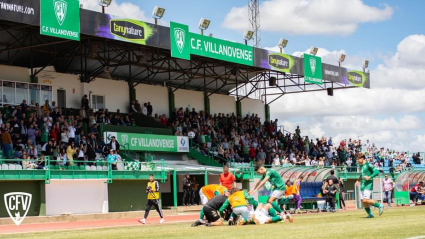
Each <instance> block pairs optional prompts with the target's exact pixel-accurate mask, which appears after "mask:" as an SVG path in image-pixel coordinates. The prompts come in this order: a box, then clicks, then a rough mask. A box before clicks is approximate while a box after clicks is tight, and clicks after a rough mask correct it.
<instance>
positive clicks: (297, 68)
mask: <svg viewBox="0 0 425 239" xmlns="http://www.w3.org/2000/svg"><path fill="white" fill-rule="evenodd" d="M254 66H257V67H261V68H263V69H269V70H274V71H280V72H285V73H292V74H298V75H303V73H304V72H303V61H302V59H301V58H299V57H295V56H290V55H287V54H284V53H277V52H272V51H268V50H265V49H260V48H254Z"/></svg>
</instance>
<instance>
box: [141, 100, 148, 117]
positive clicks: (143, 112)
mask: <svg viewBox="0 0 425 239" xmlns="http://www.w3.org/2000/svg"><path fill="white" fill-rule="evenodd" d="M147 106H148V104H146V103H144V104H143V109H142V114H144V115H146V116H147V115H148V107H147Z"/></svg>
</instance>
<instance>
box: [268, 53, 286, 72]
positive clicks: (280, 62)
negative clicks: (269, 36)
mask: <svg viewBox="0 0 425 239" xmlns="http://www.w3.org/2000/svg"><path fill="white" fill-rule="evenodd" d="M269 65H270V66H271V67H274V68H277V69H280V70H286V69H289V68H290V62H289V59H288V58H286V57H284V56H283V55H281V54H269Z"/></svg>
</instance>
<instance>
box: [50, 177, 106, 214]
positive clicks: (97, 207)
mask: <svg viewBox="0 0 425 239" xmlns="http://www.w3.org/2000/svg"><path fill="white" fill-rule="evenodd" d="M65 212H66V213H72V214H88V213H106V212H108V185H107V184H106V183H105V180H51V181H50V184H46V215H47V216H51V215H60V214H63V213H65Z"/></svg>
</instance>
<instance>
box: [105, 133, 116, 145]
mask: <svg viewBox="0 0 425 239" xmlns="http://www.w3.org/2000/svg"><path fill="white" fill-rule="evenodd" d="M112 136H115V138H116V139H118V134H117V132H104V138H105V143H107V144H108V143H109V142H111V138H112Z"/></svg>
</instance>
